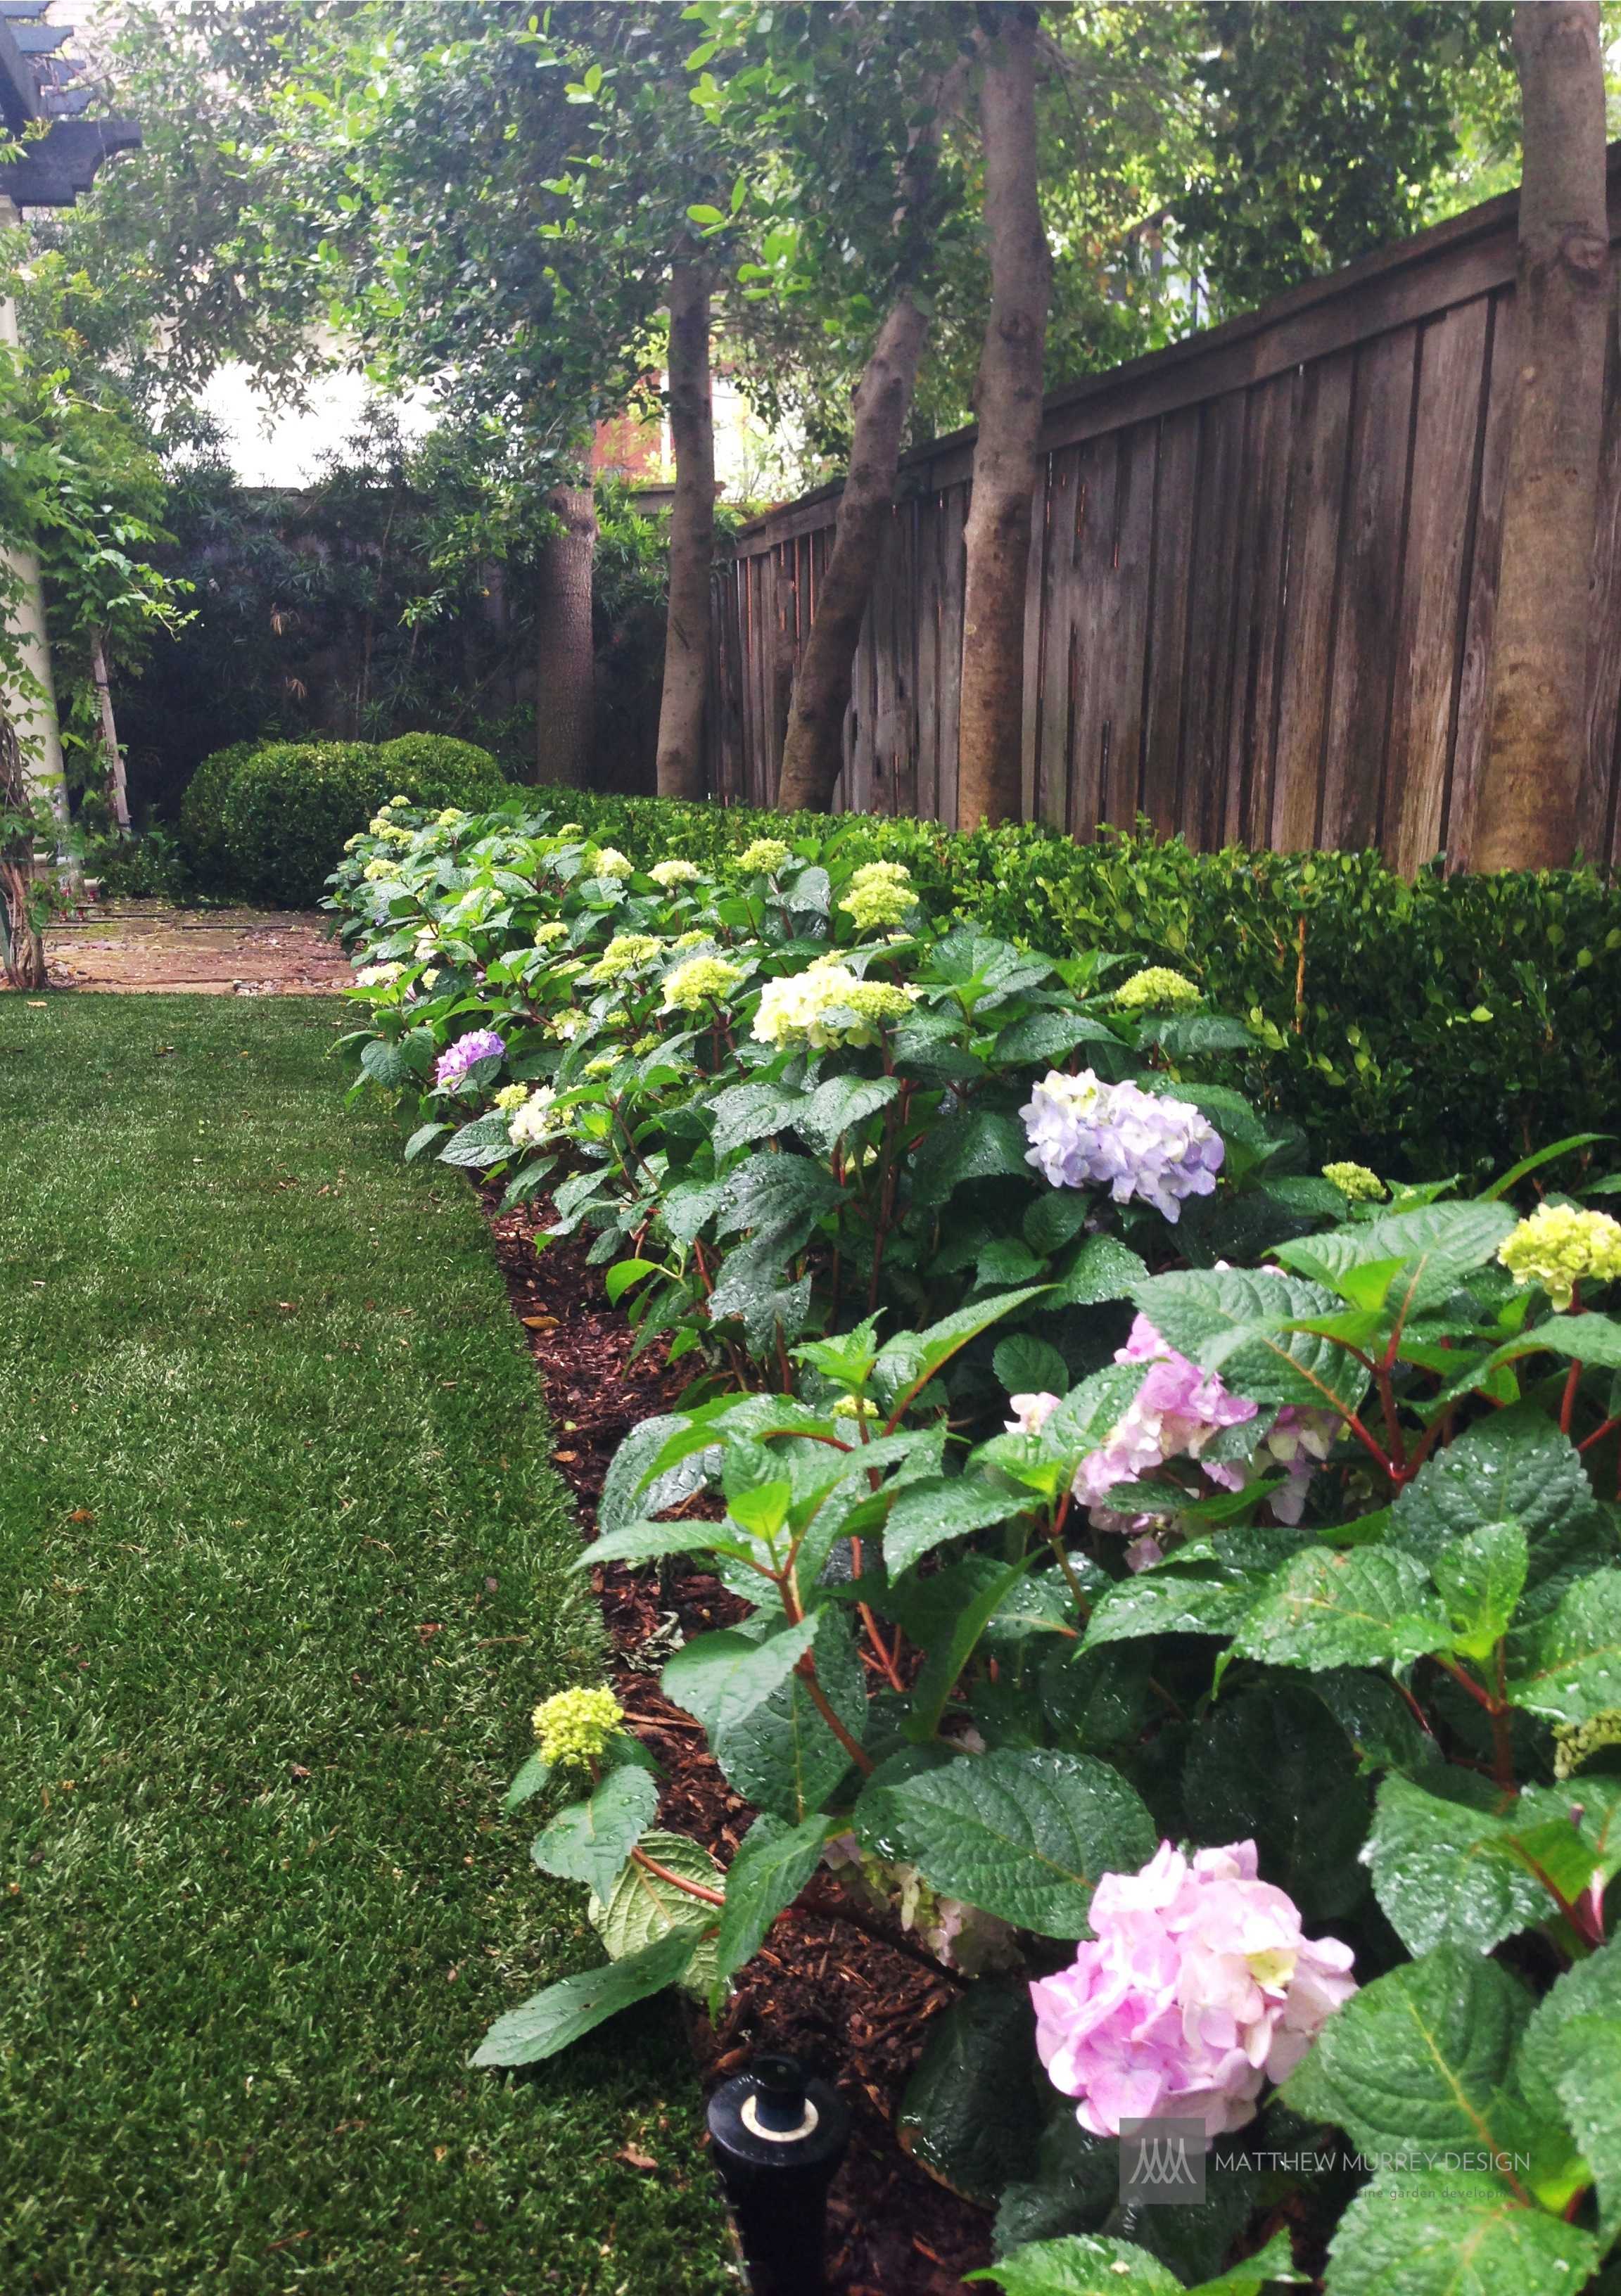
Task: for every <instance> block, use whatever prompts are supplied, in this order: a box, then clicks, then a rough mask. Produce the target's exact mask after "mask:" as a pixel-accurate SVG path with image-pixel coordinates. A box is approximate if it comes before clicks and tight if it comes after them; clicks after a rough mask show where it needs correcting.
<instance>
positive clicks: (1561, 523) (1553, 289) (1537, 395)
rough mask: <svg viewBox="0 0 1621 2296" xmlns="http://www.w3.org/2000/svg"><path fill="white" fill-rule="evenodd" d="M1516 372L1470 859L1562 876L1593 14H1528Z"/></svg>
mask: <svg viewBox="0 0 1621 2296" xmlns="http://www.w3.org/2000/svg"><path fill="white" fill-rule="evenodd" d="M1514 52H1515V56H1516V59H1517V61H1518V67H1519V85H1520V105H1521V111H1522V113H1523V117H1524V152H1525V160H1524V169H1523V180H1522V182H1521V185H1520V193H1519V263H1518V272H1517V275H1516V290H1515V299H1516V303H1517V306H1518V314H1519V325H1520V341H1521V350H1520V368H1519V378H1518V392H1517V395H1516V398H1515V404H1514V418H1513V429H1512V431H1511V434H1510V446H1509V463H1508V473H1507V476H1506V479H1505V480H1504V490H1503V512H1502V558H1501V562H1500V564H1499V570H1498V576H1497V627H1496V635H1495V638H1494V641H1493V668H1492V701H1491V711H1490V717H1489V719H1488V725H1487V734H1486V756H1485V765H1484V767H1483V769H1482V775H1481V783H1480V799H1479V808H1478V812H1477V819H1476V826H1475V837H1474V851H1473V854H1472V859H1473V863H1474V865H1475V867H1476V868H1477V869H1560V868H1565V867H1567V866H1568V865H1569V863H1570V861H1571V860H1572V859H1573V858H1574V857H1575V852H1576V833H1577V799H1578V793H1579V791H1580V786H1581V780H1582V772H1583V766H1584V739H1585V720H1586V708H1587V655H1588V636H1589V612H1590V609H1589V602H1588V570H1589V562H1590V560H1591V558H1592V535H1593V520H1594V515H1595V512H1596V506H1597V502H1598V491H1599V450H1600V433H1601V431H1602V428H1603V417H1604V349H1605V332H1606V328H1607V326H1608V324H1609V213H1608V201H1607V196H1606V191H1607V186H1606V177H1605V155H1604V71H1603V62H1602V54H1601V50H1600V32H1599V10H1598V7H1597V5H1596V4H1595V0H1518V5H1517V6H1516V8H1515V11H1514Z"/></svg>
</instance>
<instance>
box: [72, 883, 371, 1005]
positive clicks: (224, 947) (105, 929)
mask: <svg viewBox="0 0 1621 2296" xmlns="http://www.w3.org/2000/svg"><path fill="white" fill-rule="evenodd" d="M45 955H46V959H47V962H48V964H49V965H50V972H51V986H52V987H53V988H89V989H117V990H120V991H128V990H132V989H133V990H137V991H138V990H160V989H171V990H172V989H185V990H188V991H190V992H191V993H193V995H201V996H328V995H330V994H331V993H332V992H333V990H334V989H337V988H341V987H342V986H343V984H344V982H345V981H346V980H348V979H349V978H350V969H349V965H348V963H347V961H346V959H345V958H344V956H343V954H342V952H341V949H340V948H339V947H338V944H337V943H336V942H335V941H333V940H329V939H328V938H327V931H326V919H325V917H324V916H322V915H321V914H319V913H318V912H317V911H316V910H276V909H248V908H231V909H175V908H170V907H169V906H166V905H165V904H164V903H163V902H161V901H111V902H109V903H107V904H106V906H100V905H96V906H90V907H87V908H86V909H84V910H82V911H80V912H78V913H77V914H74V915H72V916H70V917H66V918H61V919H58V921H57V922H55V923H54V924H53V925H52V927H51V928H50V930H49V931H48V932H47V933H46V935H45Z"/></svg>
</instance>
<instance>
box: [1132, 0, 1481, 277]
mask: <svg viewBox="0 0 1621 2296" xmlns="http://www.w3.org/2000/svg"><path fill="white" fill-rule="evenodd" d="M1510 15H1511V11H1510V9H1509V8H1508V7H1506V6H1502V5H1499V4H1495V0H1485V4H1468V5H1465V6H1462V7H1452V8H1445V9H1436V8H1431V7H1426V6H1423V5H1413V4H1411V0H1408V4H1402V5H1386V6H1383V7H1378V8H1360V7H1354V6H1345V5H1340V4H1324V5H1321V6H1312V7H1304V8H1303V7H1291V6H1277V5H1263V6H1255V5H1252V4H1248V0H1209V4H1206V5H1205V7H1204V8H1203V9H1202V10H1201V18H1202V21H1203V26H1204V29H1205V39H1206V41H1207V42H1208V43H1209V45H1206V46H1205V48H1204V50H1203V52H1202V53H1200V54H1199V56H1198V57H1197V60H1196V61H1194V63H1193V65H1192V72H1193V77H1194V78H1195V80H1196V82H1197V84H1198V86H1199V87H1200V89H1201V91H1202V94H1203V97H1204V101H1205V108H1206V124H1205V134H1206V136H1207V139H1208V142H1207V150H1206V153H1205V157H1204V159H1203V160H1202V163H1201V164H1198V165H1197V166H1196V167H1195V168H1193V169H1192V170H1191V171H1190V174H1189V180H1188V182H1187V184H1186V185H1185V186H1184V188H1183V189H1182V190H1181V192H1179V193H1178V194H1177V195H1176V201H1175V208H1176V217H1177V222H1178V224H1179V225H1180V226H1181V232H1182V234H1184V237H1185V240H1186V242H1188V243H1189V245H1190V247H1191V249H1192V250H1193V253H1194V258H1195V260H1196V261H1197V266H1198V269H1199V271H1200V273H1201V275H1203V278H1204V280H1205V283H1206V285H1207V286H1208V288H1209V291H1210V293H1211V297H1212V300H1213V303H1214V308H1215V311H1216V314H1217V316H1222V315H1223V314H1225V313H1227V312H1229V311H1232V310H1242V309H1246V308H1247V307H1250V306H1252V305H1254V304H1257V303H1263V302H1264V301H1265V300H1266V299H1267V298H1268V297H1269V296H1271V295H1276V294H1279V293H1280V292H1281V291H1283V290H1284V289H1286V288H1288V287H1293V286H1295V285H1296V284H1297V283H1299V282H1300V281H1301V280H1302V279H1304V278H1308V277H1310V276H1311V275H1312V273H1314V272H1320V271H1331V270H1334V269H1337V267H1338V266H1340V265H1342V264H1345V263H1350V262H1353V261H1354V259H1355V258H1357V257H1358V256H1359V255H1368V254H1371V253H1372V252H1373V251H1374V250H1376V249H1378V248H1381V247H1387V246H1389V245H1390V244H1391V243H1392V242H1393V241H1395V240H1400V239H1404V238H1406V237H1408V236H1409V235H1410V234H1411V233H1412V232H1413V231H1415V230H1417V229H1418V228H1419V225H1421V224H1423V223H1425V222H1427V221H1429V220H1431V219H1432V215H1433V213H1434V211H1435V210H1436V203H1437V202H1436V194H1437V191H1438V190H1439V188H1440V187H1441V186H1443V185H1444V184H1448V183H1449V179H1450V178H1451V177H1452V176H1453V175H1454V174H1455V172H1456V170H1457V168H1458V165H1459V161H1460V160H1461V157H1462V155H1463V152H1464V151H1465V149H1466V144H1467V143H1468V141H1469V139H1470V138H1471V137H1473V138H1475V139H1478V140H1480V141H1481V142H1482V143H1483V145H1484V150H1483V157H1485V158H1486V159H1487V160H1489V159H1490V158H1491V157H1492V156H1493V154H1494V152H1501V151H1502V150H1504V149H1507V150H1508V151H1510V152H1512V151H1513V150H1514V148H1515V146H1516V143H1517V139H1518V119H1517V117H1516V114H1515V102H1516V94H1517V83H1516V80H1515V77H1514V70H1513V62H1512V58H1511V56H1510V52H1509V24H1510ZM1492 188H1496V187H1495V186H1494V185H1493V187H1492ZM1483 197H1485V190H1484V189H1482V188H1481V187H1480V186H1479V185H1478V184H1475V185H1472V186H1471V187H1470V189H1469V193H1468V200H1474V199H1480V198H1483ZM1453 203H1454V201H1444V205H1447V206H1450V205H1452V204H1453ZM1455 203H1456V204H1467V200H1465V201H1455Z"/></svg>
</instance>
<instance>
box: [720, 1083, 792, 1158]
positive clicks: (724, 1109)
mask: <svg viewBox="0 0 1621 2296" xmlns="http://www.w3.org/2000/svg"><path fill="white" fill-rule="evenodd" d="M808 1104H809V1103H808V1102H807V1100H806V1096H805V1095H804V1094H803V1093H802V1092H797V1091H794V1090H793V1089H791V1088H790V1087H787V1086H786V1085H780V1084H735V1085H731V1086H729V1087H728V1089H727V1090H726V1091H724V1092H718V1093H717V1094H716V1095H715V1096H714V1098H713V1100H712V1101H711V1102H710V1103H709V1112H710V1115H711V1117H712V1119H713V1127H714V1128H713V1132H712V1141H713V1145H714V1151H715V1154H716V1157H717V1158H720V1157H721V1156H729V1155H730V1153H731V1152H732V1151H733V1149H734V1148H743V1147H746V1146H747V1144H748V1143H749V1142H750V1141H751V1140H769V1139H770V1138H771V1137H772V1136H774V1135H775V1134H777V1133H778V1132H781V1131H784V1130H786V1128H787V1127H788V1126H789V1125H790V1124H793V1123H794V1122H795V1120H796V1119H798V1118H800V1117H801V1116H802V1114H803V1112H804V1111H805V1109H806V1107H807V1106H808Z"/></svg>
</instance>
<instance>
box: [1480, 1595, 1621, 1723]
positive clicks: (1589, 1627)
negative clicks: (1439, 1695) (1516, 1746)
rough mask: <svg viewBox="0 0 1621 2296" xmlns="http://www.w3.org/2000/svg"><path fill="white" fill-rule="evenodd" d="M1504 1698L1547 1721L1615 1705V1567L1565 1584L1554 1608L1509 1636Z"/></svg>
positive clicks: (1619, 1659)
mask: <svg viewBox="0 0 1621 2296" xmlns="http://www.w3.org/2000/svg"><path fill="white" fill-rule="evenodd" d="M1508 1689H1509V1697H1510V1702H1512V1703H1513V1704H1514V1705H1516V1706H1523V1707H1525V1708H1526V1710H1527V1711H1528V1712H1530V1713H1533V1714H1541V1715H1543V1716H1545V1717H1546V1718H1547V1719H1548V1720H1549V1721H1551V1722H1590V1721H1591V1720H1592V1718H1593V1717H1594V1715H1596V1714H1602V1713H1605V1712H1607V1711H1609V1710H1613V1709H1614V1708H1616V1707H1617V1706H1621V1570H1600V1571H1597V1572H1595V1573H1594V1575H1593V1576H1592V1578H1591V1579H1577V1580H1576V1582H1575V1584H1574V1585H1572V1586H1570V1587H1567V1588H1566V1590H1565V1592H1564V1594H1563V1595H1562V1596H1561V1597H1560V1600H1559V1607H1558V1609H1557V1610H1556V1611H1554V1612H1553V1613H1552V1615H1551V1617H1549V1618H1546V1619H1543V1620H1539V1621H1538V1622H1537V1623H1536V1624H1535V1626H1533V1627H1531V1628H1528V1629H1527V1630H1526V1632H1525V1633H1523V1634H1521V1635H1518V1636H1515V1638H1514V1642H1513V1645H1512V1655H1511V1660H1510V1670H1509V1685H1508Z"/></svg>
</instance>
